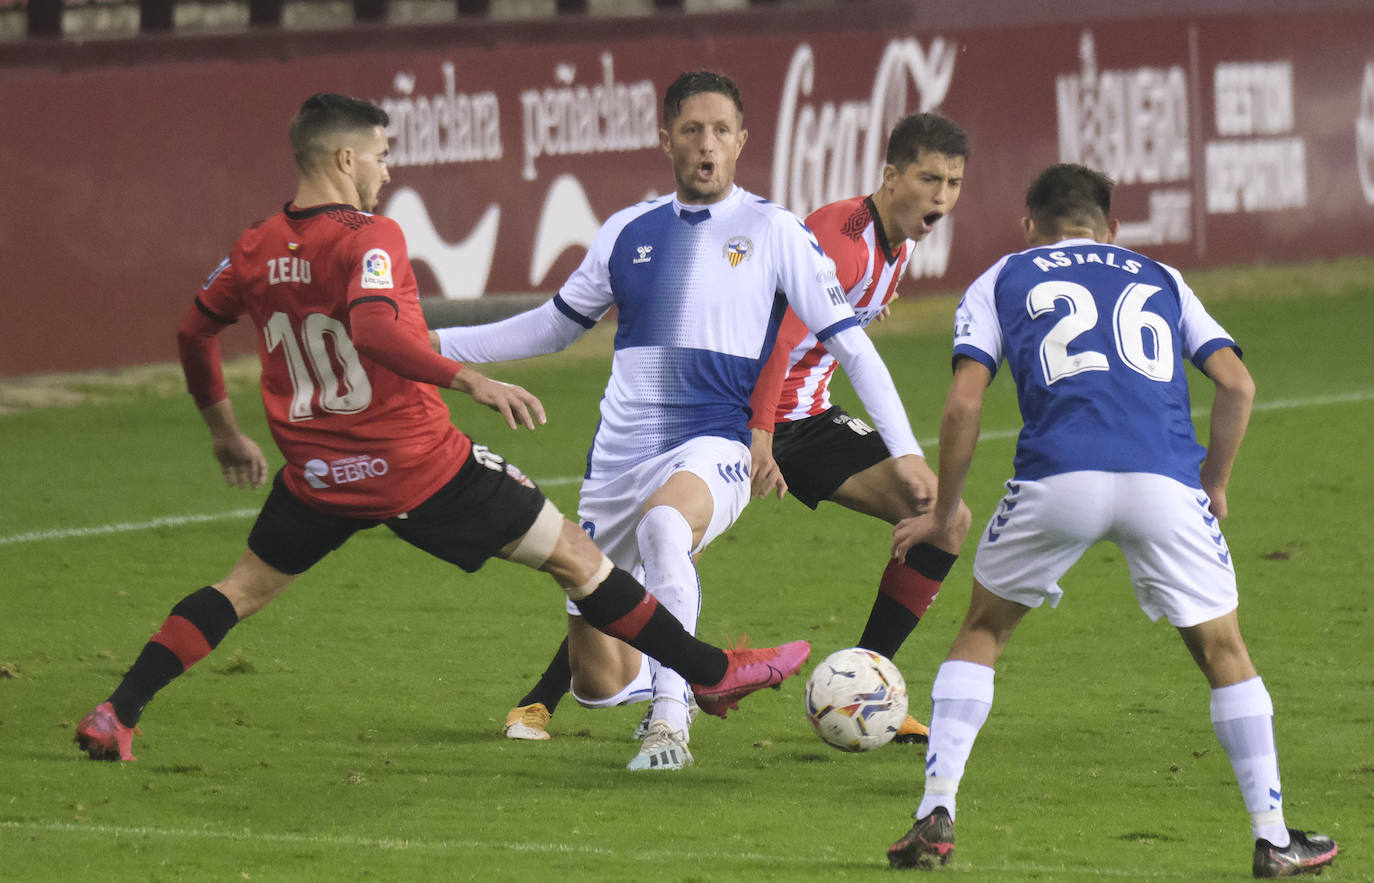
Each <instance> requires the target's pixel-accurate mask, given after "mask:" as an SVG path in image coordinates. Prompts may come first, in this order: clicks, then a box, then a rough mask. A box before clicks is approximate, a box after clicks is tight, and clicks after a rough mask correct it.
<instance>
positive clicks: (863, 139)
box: [770, 37, 958, 215]
mask: <svg viewBox="0 0 1374 883" xmlns="http://www.w3.org/2000/svg"><path fill="white" fill-rule="evenodd" d="M957 48H958V47H957V46H956V45H955V44H954V43H952V42H946V41H945V40H944V39H943V38H941V37H936V38H934V39H933V40H931V41H930V43H929V47H928V48H922V46H921V43H920V41H919V40H917V39H916V38H914V37H903V38H900V39H895V40H891V41H889V42H888V44H887V47H886V48H885V49H884V50H883V55H882V58H881V60H880V61H879V62H878V68H877V70H876V71H875V72H874V75H873V88H872V89H871V90H870V91H869V94H868V96H867V97H866V98H855V99H850V100H842V101H834V100H827V101H818V102H811V101H807V100H806V99H809V98H811V96H812V95H813V93H814V92H815V90H816V86H817V75H816V56H815V53H814V52H812V50H811V46H810V44H808V43H801V44H799V45H798V46H797V48H796V49H795V50H794V51H793V53H792V60H791V62H790V63H789V64H788V67H787V76H786V78H785V79H784V81H783V88H782V100H781V103H780V105H779V107H778V125H777V139H776V140H775V141H774V142H773V179H772V191H771V196H770V198H771V199H772V200H773V201H774V202H777V203H780V204H782V205H785V206H787V207H788V208H789V209H791V210H792V211H793V212H796V213H797V214H799V215H806V214H808V213H810V212H811V211H813V210H814V209H816V208H819V207H820V206H822V205H825V204H826V203H829V202H834V201H835V200H837V199H843V198H845V197H850V196H855V195H857V194H859V193H869V192H872V191H873V189H874V188H876V187H877V186H878V184H879V183H880V182H881V181H882V171H883V165H884V159H885V157H886V153H887V137H888V133H889V132H891V130H892V126H893V124H894V123H896V122H897V120H898V119H900V118H901V117H903V116H905V115H906V114H909V113H915V112H917V111H926V110H931V109H933V108H936V107H938V106H940V104H941V103H942V102H943V101H944V100H945V95H946V94H948V92H949V86H950V83H951V82H952V81H953V79H954V61H955V56H956V53H957Z"/></svg>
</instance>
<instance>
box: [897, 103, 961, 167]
mask: <svg viewBox="0 0 1374 883" xmlns="http://www.w3.org/2000/svg"><path fill="white" fill-rule="evenodd" d="M923 150H924V151H927V152H931V153H943V154H944V155H945V156H957V157H960V158H961V159H968V154H969V147H968V134H967V133H966V132H964V130H963V129H961V128H959V126H958V125H956V124H955V122H954V121H953V120H951V119H950V118H949V117H946V116H941V115H940V114H938V113H913V114H910V115H908V116H904V117H902V118H901V119H900V120H898V121H897V125H895V126H893V127H892V134H891V135H889V136H888V138H887V163H888V165H891V166H895V167H896V168H897V170H898V171H901V170H903V169H905V168H906V167H907V166H909V165H911V164H912V163H914V162H915V161H916V160H918V159H920V157H921V151H923Z"/></svg>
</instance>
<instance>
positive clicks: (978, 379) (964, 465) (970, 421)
mask: <svg viewBox="0 0 1374 883" xmlns="http://www.w3.org/2000/svg"><path fill="white" fill-rule="evenodd" d="M991 382H992V372H990V371H988V369H987V366H986V365H984V364H983V363H981V362H979V361H976V360H974V359H967V358H964V359H960V360H959V362H958V364H957V365H955V368H954V380H953V381H952V382H951V383H950V387H949V394H948V395H947V396H946V398H945V409H944V412H943V414H941V416H940V477H939V494H938V495H937V497H936V500H935V508H934V514H935V523H936V525H937V526H939V527H940V528H946V529H947V528H949V527H950V526H951V525H953V524H954V523H955V522H956V521H957V520H958V519H959V518H960V517H961V516H960V505H959V504H960V501H961V499H962V497H963V495H964V485H965V483H966V482H967V480H968V471H969V467H970V465H972V463H973V450H974V448H975V447H977V445H978V431H979V427H980V425H981V423H982V419H983V394H984V392H985V391H986V390H987V386H988V384H989V383H991ZM926 528H927V526H926V525H923V524H921V523H920V520H919V519H917V518H906V519H903V520H902V521H899V522H897V525H896V527H894V528H893V529H892V556H893V557H894V558H903V557H905V556H906V553H907V551H908V550H909V549H910V548H911V547H912V546H914V545H915V544H916V543H917V542H919V541H920V540H921V539H922V534H923V532H924V531H926Z"/></svg>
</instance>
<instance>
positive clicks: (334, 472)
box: [304, 454, 391, 489]
mask: <svg viewBox="0 0 1374 883" xmlns="http://www.w3.org/2000/svg"><path fill="white" fill-rule="evenodd" d="M304 471H305V480H306V481H308V482H309V483H310V486H311V487H313V488H320V489H324V488H327V487H330V486H331V485H340V484H351V483H352V482H355V481H362V480H363V479H365V478H381V477H382V476H383V475H386V474H387V473H388V472H390V471H391V467H390V465H389V464H388V463H387V462H386V460H383V459H382V458H381V457H373V456H371V455H368V454H363V455H361V456H357V457H345V458H344V459H342V460H335V461H334V462H333V463H326V462H325V461H323V460H311V461H309V462H308V463H306V464H305V470H304Z"/></svg>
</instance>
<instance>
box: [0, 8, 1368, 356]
mask: <svg viewBox="0 0 1374 883" xmlns="http://www.w3.org/2000/svg"><path fill="white" fill-rule="evenodd" d="M981 5H983V6H988V5H989V4H981ZM846 9H849V10H852V11H853V13H854V14H852V15H848V16H845V17H844V18H838V17H837V16H836V15H835V14H829V15H825V16H816V17H815V19H816V22H815V24H814V26H812V27H810V28H809V29H808V26H807V25H806V24H805V23H802V24H798V23H797V19H796V17H795V16H793V17H792V18H790V19H788V22H789V25H788V26H787V27H785V28H784V27H779V28H770V27H767V26H766V22H767V21H768V19H767V17H766V16H760V15H751V16H745V17H741V18H738V19H732V18H730V17H725V16H720V17H715V18H712V19H710V20H709V26H707V25H702V24H697V25H695V26H694V27H693V28H691V29H690V30H686V31H684V30H683V28H682V27H681V23H682V22H684V21H687V20H688V19H686V18H683V17H669V18H665V19H661V20H647V21H639V22H637V23H636V24H635V26H634V28H633V29H632V30H631V29H628V28H625V27H618V26H617V25H616V23H614V22H611V23H602V24H599V25H597V26H596V27H595V28H592V27H587V26H580V27H579V28H576V29H564V30H563V31H560V30H559V25H558V24H557V23H534V24H529V25H526V26H523V27H525V28H527V29H528V30H529V33H530V34H533V35H535V36H537V37H538V39H529V40H518V39H504V38H503V39H494V38H488V39H472V37H471V35H470V34H468V33H467V32H463V31H459V30H454V31H452V32H451V39H446V38H445V34H446V33H448V32H444V31H442V30H440V31H438V32H427V33H426V36H425V38H424V39H416V40H414V41H412V42H413V43H414V44H415V45H414V46H410V47H407V45H406V43H405V41H404V40H403V39H402V38H403V37H404V36H405V33H404V32H401V31H397V32H395V33H392V34H391V35H390V36H389V37H388V39H385V40H383V39H378V40H376V41H373V42H372V43H365V42H360V41H359V40H357V39H356V38H355V39H351V40H339V41H338V42H339V44H340V45H339V48H337V49H331V48H329V45H328V41H324V40H320V39H317V40H315V41H314V42H313V43H311V46H312V47H314V48H312V49H311V51H308V52H298V53H294V54H293V53H289V52H272V51H264V50H262V49H261V48H258V49H247V48H242V47H243V45H244V44H243V43H242V42H240V43H221V42H215V41H202V43H200V44H196V45H197V46H202V45H203V47H204V49H203V53H202V54H201V55H200V56H196V55H195V54H194V53H192V52H190V51H187V50H185V49H183V50H182V51H179V52H177V53H169V52H161V53H154V54H153V56H152V57H151V58H147V59H134V58H132V57H130V58H115V59H112V60H109V61H100V62H98V63H84V64H70V65H66V66H65V67H64V66H62V65H54V64H48V63H43V62H42V61H41V60H38V61H35V62H34V63H32V64H26V65H17V64H12V65H8V66H0V111H3V114H4V118H5V119H6V120H8V121H10V124H9V125H8V126H7V129H6V132H5V133H4V135H3V136H0V160H3V166H0V167H3V168H4V169H5V170H6V178H7V181H6V187H5V189H6V191H7V196H8V197H9V198H8V199H7V200H6V203H7V206H6V211H5V212H4V213H3V215H0V231H2V232H0V241H3V243H4V246H3V247H4V253H5V264H6V266H7V272H6V274H5V277H4V282H3V289H2V292H3V293H2V294H0V300H3V303H4V305H5V307H6V315H7V316H8V321H6V323H5V326H4V327H5V329H6V330H5V333H4V343H3V346H0V376H5V375H11V376H12V375H20V374H29V373H39V372H48V371H59V370H78V369H91V368H110V367H116V366H120V365H129V364H139V363H149V362H160V361H168V360H171V359H173V358H174V357H175V351H174V345H173V341H172V329H173V326H174V324H175V322H176V319H177V318H178V317H179V315H180V313H181V312H182V310H183V309H185V307H186V305H187V304H188V303H189V301H190V298H191V297H192V296H193V295H194V293H195V291H196V288H197V286H198V284H199V281H200V280H201V279H202V278H203V277H204V276H205V275H206V274H207V273H208V272H209V271H210V270H212V269H213V268H214V267H215V265H216V264H217V263H218V262H219V260H220V258H221V257H223V256H224V255H225V254H226V253H227V252H228V249H229V247H230V246H231V244H232V243H233V240H234V237H235V236H236V235H237V233H238V232H239V231H240V230H241V229H242V228H243V227H245V226H247V225H248V224H250V223H252V222H253V221H254V220H256V219H258V218H260V217H263V216H265V215H266V214H269V213H270V212H272V211H274V210H275V209H276V208H277V207H279V206H280V205H281V204H282V203H284V202H286V201H287V200H289V199H290V198H291V196H292V187H293V183H294V170H293V168H292V165H291V160H290V153H289V149H288V147H287V142H286V124H287V121H288V120H289V119H290V117H291V115H292V113H293V112H294V110H295V109H296V107H297V106H298V105H299V103H300V101H301V100H302V99H303V98H304V97H305V96H307V95H309V94H310V93H312V92H315V91H342V92H348V93H351V94H355V95H359V96H362V97H366V98H370V99H372V100H374V101H377V102H378V103H380V104H381V105H382V106H383V107H385V108H386V109H387V110H388V111H389V112H390V114H391V117H392V125H391V129H390V134H391V136H392V183H391V185H390V187H389V188H387V190H386V191H384V192H383V195H382V205H381V210H382V211H383V212H384V213H385V214H388V215H390V216H392V217H395V218H396V219H397V220H398V221H399V222H400V223H401V224H402V226H403V228H404V230H405V232H406V236H407V239H408V242H409V246H410V252H411V257H412V260H413V261H414V262H415V264H416V267H417V271H418V273H419V276H420V279H421V285H422V288H423V291H424V293H425V294H427V295H434V296H439V297H444V298H450V299H468V298H475V297H481V296H500V295H501V294H504V293H523V292H553V291H555V290H557V287H558V285H559V284H560V283H561V282H562V280H563V279H564V278H565V277H566V276H567V275H568V273H569V272H571V270H572V269H573V268H574V267H575V266H576V265H577V263H578V261H580V260H581V257H582V255H583V253H584V251H585V246H586V244H587V243H588V242H590V240H591V237H592V235H593V234H594V233H595V231H596V229H597V227H598V226H599V224H600V223H601V222H602V221H604V220H605V219H606V218H607V217H608V216H609V215H610V214H611V213H612V212H614V211H616V210H617V209H619V208H622V207H624V206H625V205H628V204H630V203H633V202H636V201H639V200H640V199H643V198H645V197H646V196H651V195H656V194H658V193H662V192H666V190H667V189H668V188H670V187H671V186H672V176H671V170H670V168H669V165H668V162H667V160H666V158H665V157H664V156H663V154H662V152H661V150H660V148H659V146H658V143H659V142H658V117H659V105H660V102H661V100H662V93H663V89H664V88H665V87H666V86H667V84H668V83H669V82H670V81H671V80H672V79H673V78H674V77H675V76H676V75H677V74H678V73H680V72H681V71H684V70H689V69H696V68H710V69H715V70H720V71H724V72H726V73H728V74H730V75H732V76H733V77H734V78H735V79H736V80H737V81H738V82H739V84H740V86H741V90H742V92H743V96H744V103H745V124H746V127H747V128H748V129H749V131H750V138H749V142H748V144H747V146H746V147H745V149H744V154H743V156H742V157H741V161H740V164H739V170H738V177H737V180H738V181H739V183H740V184H741V185H743V186H744V187H746V188H748V189H750V190H753V191H754V192H756V193H759V194H761V195H764V196H767V197H769V198H771V199H773V200H775V201H777V202H780V203H782V204H784V205H786V206H788V207H789V208H791V209H792V210H793V211H795V212H796V213H798V214H802V215H804V214H805V213H807V212H808V211H810V210H811V209H813V208H815V207H816V206H818V205H820V204H822V203H824V202H827V201H830V200H832V199H838V198H841V197H845V196H851V195H855V194H858V193H862V192H868V191H870V190H872V189H873V187H874V185H875V183H876V182H877V181H878V180H879V176H880V173H881V169H882V160H883V150H884V147H885V140H886V134H887V131H888V129H889V128H890V125H891V123H892V122H893V121H894V120H895V119H896V118H897V117H898V116H900V115H901V114H904V113H907V112H911V111H915V110H926V109H939V110H941V111H942V112H944V113H946V114H948V115H949V116H951V117H953V118H954V119H955V120H957V121H958V122H960V123H961V124H962V125H963V126H964V127H965V128H966V129H967V130H968V132H969V134H970V137H971V139H972V143H973V150H974V153H973V156H972V158H971V159H970V162H969V164H968V167H967V174H968V177H967V181H966V185H965V189H964V194H963V197H962V200H961V202H960V204H959V206H958V208H957V210H956V211H955V213H954V215H953V216H952V218H950V219H948V221H947V222H946V223H943V224H941V225H940V226H939V227H937V229H936V232H935V233H934V234H932V235H931V237H930V238H929V239H928V240H927V241H926V242H923V243H922V244H921V246H920V247H919V248H918V250H917V252H916V256H915V258H914V259H913V260H912V262H911V271H910V278H909V279H908V280H907V282H906V283H904V285H905V286H906V291H908V293H916V292H919V291H921V290H939V291H949V290H956V289H960V288H962V287H963V286H964V285H966V284H967V283H968V282H969V281H970V280H971V279H972V278H973V277H974V276H975V275H976V274H977V273H978V272H979V271H981V270H982V269H983V268H984V267H986V266H987V265H988V264H989V263H991V262H992V261H993V260H995V259H996V258H997V257H998V256H999V255H1001V254H1002V253H1004V252H1006V251H1008V250H1012V249H1015V248H1017V247H1019V245H1020V240H1019V234H1018V218H1019V213H1020V207H1021V199H1022V196H1023V194H1024V191H1025V187H1026V185H1027V183H1028V182H1029V180H1030V178H1031V176H1032V175H1033V174H1034V173H1035V172H1036V171H1037V170H1038V169H1039V168H1041V167H1043V166H1044V165H1047V164H1049V163H1052V162H1057V161H1077V162H1084V163H1087V164H1089V165H1093V166H1096V167H1099V168H1103V169H1105V170H1107V171H1108V172H1110V173H1111V174H1112V175H1113V176H1115V177H1116V178H1117V180H1118V182H1119V187H1118V190H1117V204H1116V209H1117V212H1116V213H1117V214H1118V215H1119V216H1120V218H1121V220H1122V221H1123V236H1122V242H1123V244H1127V245H1130V246H1132V247H1137V248H1140V249H1141V250H1143V251H1146V252H1148V253H1150V254H1152V255H1154V256H1157V257H1159V258H1161V259H1163V260H1166V261H1169V262H1171V263H1174V264H1176V265H1178V266H1181V267H1184V268H1188V267H1195V266H1200V265H1218V264H1235V263H1248V262H1253V261H1257V260H1268V261H1291V260H1303V259H1309V258H1314V257H1324V256H1334V255H1339V254H1352V253H1365V252H1368V251H1370V250H1371V248H1374V10H1368V9H1366V10H1358V9H1343V8H1339V6H1337V7H1336V8H1330V9H1327V8H1320V9H1316V10H1312V9H1308V10H1307V11H1306V12H1304V13H1297V12H1282V11H1280V12H1277V13H1275V12H1274V11H1272V10H1271V11H1270V12H1269V13H1268V14H1266V15H1258V14H1248V13H1245V12H1232V13H1224V14H1217V15H1211V16H1197V15H1181V14H1180V15H1156V16H1155V17H1150V18H1142V19H1128V18H1119V17H1118V18H1111V19H1100V20H1094V21H1080V20H1073V19H1066V20H1056V21H1052V22H1048V23H1034V22H1026V23H1021V24H1015V25H1003V26H993V22H995V21H996V19H993V18H990V19H989V20H988V24H987V25H986V26H984V25H980V24H976V23H974V22H972V21H968V20H959V21H958V22H957V23H956V24H954V25H952V26H947V27H942V26H933V25H930V24H929V23H927V22H925V20H924V19H921V18H919V17H917V16H916V15H915V14H914V13H913V14H912V16H911V17H910V20H909V21H903V20H902V19H901V18H900V17H899V18H895V19H894V18H893V17H892V16H866V15H863V14H862V12H863V10H864V9H865V7H864V6H861V5H847V6H846ZM499 33H500V34H507V33H516V31H513V30H511V29H506V30H503V31H500V32H499ZM398 34H399V36H398ZM244 39H248V38H239V40H240V41H242V40H244ZM226 46H239V47H240V50H239V51H228V50H226V48H225V47H226ZM249 346H250V341H248V340H247V339H246V337H241V338H240V339H237V340H233V339H231V346H230V349H231V350H233V349H238V350H239V351H245V350H246V349H247V348H248V347H249Z"/></svg>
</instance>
